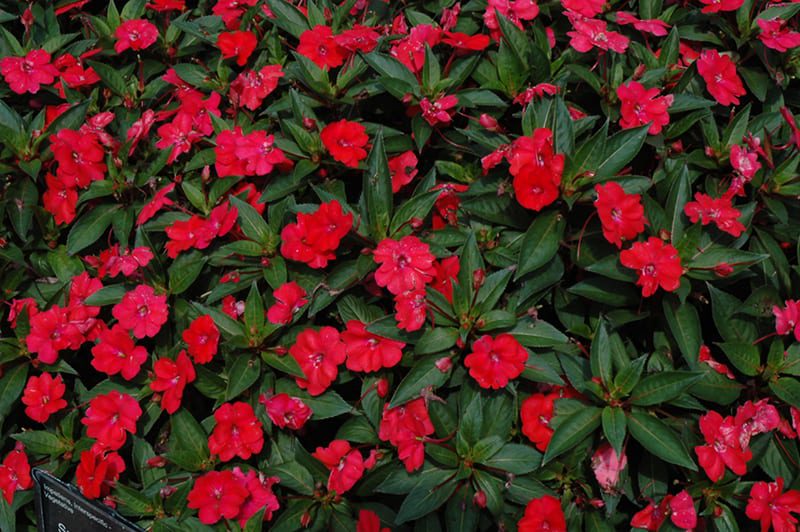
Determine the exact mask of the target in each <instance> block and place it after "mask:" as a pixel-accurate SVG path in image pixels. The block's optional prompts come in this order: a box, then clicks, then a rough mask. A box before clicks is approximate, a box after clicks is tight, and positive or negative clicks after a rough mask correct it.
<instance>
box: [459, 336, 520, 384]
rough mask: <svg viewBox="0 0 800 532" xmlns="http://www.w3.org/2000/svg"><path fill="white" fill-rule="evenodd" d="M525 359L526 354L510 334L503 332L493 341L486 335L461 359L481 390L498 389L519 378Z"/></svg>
mask: <svg viewBox="0 0 800 532" xmlns="http://www.w3.org/2000/svg"><path fill="white" fill-rule="evenodd" d="M527 360H528V352H527V351H525V348H524V347H522V345H520V343H519V342H518V341H517V339H516V338H514V337H513V336H511V335H510V334H506V333H503V334H500V335H498V336H496V337H495V338H492V337H491V336H489V335H488V334H486V335H484V336H481V337H480V338H479V339H478V340H476V341H475V342H474V343H473V344H472V352H471V353H470V354H469V355H467V357H466V358H465V359H464V365H465V366H466V367H468V368H469V374H470V376H471V377H472V378H473V379H475V380H476V381H478V384H479V385H480V386H481V388H492V389H494V390H497V389H500V388H504V387H505V386H506V384H508V381H509V380H512V379H516V378H517V377H519V376H520V375H521V374H522V371H523V370H524V369H525V362H527Z"/></svg>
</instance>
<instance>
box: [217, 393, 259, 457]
mask: <svg viewBox="0 0 800 532" xmlns="http://www.w3.org/2000/svg"><path fill="white" fill-rule="evenodd" d="M214 419H215V420H216V422H217V424H216V426H215V427H214V431H213V432H212V433H211V436H209V437H208V450H209V451H210V452H211V455H212V456H213V455H216V456H219V459H220V460H221V461H222V462H228V461H230V460H233V458H234V457H236V456H238V457H239V458H241V459H242V460H247V459H248V458H250V457H251V456H252V455H254V454H258V453H260V452H261V449H262V447H264V431H263V430H262V429H261V422H260V421H259V420H258V418H256V414H255V412H254V411H253V407H252V406H250V405H249V404H248V403H243V402H237V403H225V404H223V405H222V406H220V407H219V408H218V409H217V411H216V412H214Z"/></svg>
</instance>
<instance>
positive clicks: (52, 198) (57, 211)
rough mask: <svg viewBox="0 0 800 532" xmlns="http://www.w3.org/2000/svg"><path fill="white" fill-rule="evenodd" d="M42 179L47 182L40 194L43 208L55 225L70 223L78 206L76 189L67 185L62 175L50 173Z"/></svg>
mask: <svg viewBox="0 0 800 532" xmlns="http://www.w3.org/2000/svg"><path fill="white" fill-rule="evenodd" d="M44 180H45V183H46V184H47V190H46V191H45V192H44V194H43V195H42V205H43V206H44V208H45V210H46V211H47V212H49V213H50V214H52V215H53V221H55V223H56V225H59V224H70V223H72V221H73V220H74V219H75V211H76V209H77V206H78V191H77V190H76V189H75V188H74V187H72V186H67V185H66V184H65V183H64V180H63V178H62V177H60V176H54V175H53V174H51V173H47V174H45V176H44ZM70 182H71V180H70Z"/></svg>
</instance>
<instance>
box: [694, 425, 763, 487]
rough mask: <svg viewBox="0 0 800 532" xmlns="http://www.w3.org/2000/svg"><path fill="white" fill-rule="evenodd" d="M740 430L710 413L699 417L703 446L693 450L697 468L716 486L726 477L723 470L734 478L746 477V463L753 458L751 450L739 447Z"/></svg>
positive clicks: (738, 427)
mask: <svg viewBox="0 0 800 532" xmlns="http://www.w3.org/2000/svg"><path fill="white" fill-rule="evenodd" d="M741 430H742V429H741V427H740V426H737V425H736V422H735V421H734V418H733V417H732V416H728V417H726V418H723V417H722V416H721V415H720V414H719V413H717V412H714V411H711V412H709V413H708V414H705V415H703V416H701V417H700V431H701V432H702V433H703V438H704V439H705V442H706V443H705V445H698V446H697V447H695V448H694V451H695V453H697V460H698V462H699V463H700V467H702V468H703V470H704V471H705V472H706V475H708V478H710V479H711V481H712V482H717V481H718V480H720V479H721V478H722V476H723V475H724V474H725V467H726V466H727V468H728V469H730V470H731V471H733V472H734V473H735V474H737V475H740V476H741V475H744V474H745V473H747V462H748V461H749V460H750V459H751V458H752V457H753V453H752V452H751V451H750V449H747V448H743V447H742V445H741Z"/></svg>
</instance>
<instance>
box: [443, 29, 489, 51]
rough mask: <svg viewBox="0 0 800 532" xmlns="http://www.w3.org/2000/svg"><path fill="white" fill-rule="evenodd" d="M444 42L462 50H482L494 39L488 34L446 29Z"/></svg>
mask: <svg viewBox="0 0 800 532" xmlns="http://www.w3.org/2000/svg"><path fill="white" fill-rule="evenodd" d="M442 42H443V43H445V44H446V45H448V46H452V47H453V48H455V49H456V50H459V51H462V52H480V51H481V50H485V49H486V48H487V47H488V46H489V44H491V42H492V40H491V39H490V38H489V36H488V35H483V34H478V35H469V34H468V33H460V32H452V31H446V32H445V33H444V37H443V38H442Z"/></svg>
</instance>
